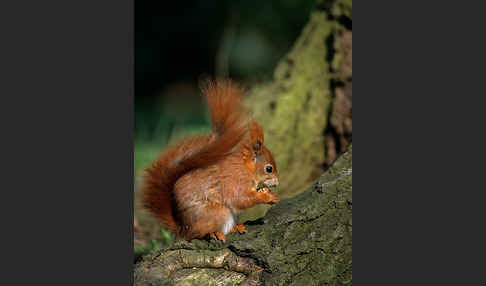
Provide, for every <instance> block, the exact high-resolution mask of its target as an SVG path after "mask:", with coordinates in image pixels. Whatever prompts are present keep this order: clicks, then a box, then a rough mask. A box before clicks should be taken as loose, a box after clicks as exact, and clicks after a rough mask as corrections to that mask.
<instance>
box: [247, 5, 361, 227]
mask: <svg viewBox="0 0 486 286" xmlns="http://www.w3.org/2000/svg"><path fill="white" fill-rule="evenodd" d="M351 103H352V1H351V0H338V1H318V5H317V8H316V10H315V11H314V12H313V13H312V14H311V17H310V20H309V23H308V24H307V26H306V27H305V28H304V29H303V31H302V34H301V35H300V36H299V38H298V39H297V41H296V43H295V45H294V47H293V48H292V50H291V51H290V52H289V53H288V54H287V55H286V56H285V57H284V58H283V59H282V60H281V61H280V63H279V65H278V66H277V68H276V70H275V73H274V79H273V81H272V82H270V83H266V84H264V85H261V86H256V87H254V88H253V89H251V90H250V95H249V98H248V104H249V105H250V106H251V109H252V110H253V111H254V115H255V117H256V118H257V119H258V121H259V122H261V123H262V125H263V126H264V131H265V145H267V146H268V148H269V149H270V150H271V151H272V153H273V154H274V156H275V160H276V163H277V166H278V170H279V176H280V186H279V188H278V195H279V197H281V198H289V197H292V196H295V195H296V194H298V193H300V192H302V191H304V190H305V189H306V188H307V187H308V186H309V185H311V184H312V182H314V181H315V179H316V178H317V177H318V176H319V175H320V174H322V172H323V171H324V170H326V169H327V168H328V167H329V165H330V164H331V163H332V162H333V161H334V160H335V159H336V158H337V156H339V154H342V152H344V151H345V150H346V148H347V146H348V145H349V144H350V143H351V134H352V112H351V108H352V104H351ZM267 208H268V207H267V206H263V205H261V206H257V207H255V208H253V209H251V210H249V211H247V212H245V213H244V214H243V215H242V216H241V221H246V220H249V219H250V220H252V219H256V218H258V217H261V216H263V214H264V212H265V210H266V209H267Z"/></svg>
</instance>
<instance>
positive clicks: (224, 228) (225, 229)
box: [221, 212, 235, 235]
mask: <svg viewBox="0 0 486 286" xmlns="http://www.w3.org/2000/svg"><path fill="white" fill-rule="evenodd" d="M234 226H235V218H234V217H233V214H232V213H231V212H230V214H229V216H228V219H226V221H225V222H224V224H223V226H222V227H221V232H222V233H223V234H224V235H227V234H228V233H229V232H230V230H231V229H232V228H233V227H234Z"/></svg>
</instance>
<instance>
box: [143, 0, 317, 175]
mask: <svg viewBox="0 0 486 286" xmlns="http://www.w3.org/2000/svg"><path fill="white" fill-rule="evenodd" d="M314 5H315V1H314V0H285V1H256V0H250V1H226V0H219V1H204V0H193V1H173V2H171V3H170V6H168V5H167V4H166V3H165V2H164V1H139V2H136V3H135V139H136V143H137V142H141V141H143V142H147V141H152V140H155V139H160V138H161V137H162V139H160V141H159V142H166V141H167V140H168V138H169V137H171V136H172V131H173V128H174V127H175V125H178V124H179V123H180V125H181V128H185V127H184V126H183V125H186V126H187V125H189V126H195V127H193V128H192V129H198V126H199V125H203V126H204V125H207V123H208V122H207V121H206V120H205V117H204V112H205V111H204V108H202V106H201V101H200V98H198V96H197V94H198V79H200V77H201V76H206V75H209V76H226V77H230V78H232V79H234V80H236V81H239V82H248V81H264V80H268V79H270V78H271V76H272V71H273V69H274V67H275V65H276V63H277V62H278V60H279V59H280V58H281V57H282V56H283V55H284V54H285V53H286V52H287V51H288V50H289V49H290V47H291V45H292V44H293V42H294V40H295V39H296V38H297V36H298V35H299V33H300V31H301V29H302V27H303V26H304V25H305V23H306V22H307V20H308V17H309V14H310V11H311V9H312V7H313V6H314ZM180 101H182V102H183V104H182V103H180ZM178 102H179V103H180V104H178ZM169 105H170V106H171V108H170V110H166V109H165V108H164V107H166V106H169ZM174 110H175V111H176V112H174ZM189 128H191V127H189ZM136 145H137V144H136ZM137 166H138V165H137Z"/></svg>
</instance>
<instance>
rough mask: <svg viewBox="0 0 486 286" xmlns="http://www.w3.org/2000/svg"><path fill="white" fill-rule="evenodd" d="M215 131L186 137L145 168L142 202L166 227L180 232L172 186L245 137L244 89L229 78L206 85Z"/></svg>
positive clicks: (221, 155) (211, 161)
mask: <svg viewBox="0 0 486 286" xmlns="http://www.w3.org/2000/svg"><path fill="white" fill-rule="evenodd" d="M203 93H204V95H205V97H206V100H207V103H208V106H209V109H210V112H211V121H212V126H213V132H212V133H211V134H207V135H201V136H194V137H191V138H186V139H183V140H182V141H180V142H178V143H177V144H175V145H174V146H172V147H171V148H169V150H168V151H166V152H165V153H163V154H161V155H160V156H159V157H158V158H157V160H156V161H155V162H154V163H153V165H152V166H151V167H150V168H147V170H146V176H145V185H144V189H143V190H142V192H143V204H144V206H145V208H147V209H148V210H149V211H150V212H151V213H152V214H153V215H154V216H155V217H156V218H157V219H158V220H159V221H160V222H161V223H162V224H163V225H164V226H165V227H166V228H168V229H169V230H170V231H171V232H173V233H174V234H180V231H181V230H180V226H179V224H178V221H177V217H176V215H175V211H174V210H175V208H176V205H175V201H174V199H173V187H174V184H175V183H176V181H177V180H178V179H179V178H180V177H182V176H183V175H184V174H186V173H188V172H190V171H191V170H194V169H196V168H201V167H204V166H208V165H211V164H213V163H215V162H217V161H218V160H220V159H222V158H223V157H225V156H227V155H228V154H229V153H230V152H231V151H232V150H233V148H234V147H235V146H236V145H238V144H239V143H240V142H241V140H242V139H243V138H244V136H245V134H246V132H247V128H246V125H245V121H246V118H247V116H246V111H245V110H243V109H242V107H241V100H242V98H243V92H242V90H241V89H240V88H239V87H238V86H236V85H235V84H234V83H231V82H230V81H227V80H220V81H216V82H214V81H208V82H207V84H206V86H205V87H204V88H203Z"/></svg>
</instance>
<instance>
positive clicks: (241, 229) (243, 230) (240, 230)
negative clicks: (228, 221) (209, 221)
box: [229, 224, 248, 234]
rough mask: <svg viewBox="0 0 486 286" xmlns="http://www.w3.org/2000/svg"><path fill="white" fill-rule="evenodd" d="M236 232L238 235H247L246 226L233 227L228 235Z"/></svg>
mask: <svg viewBox="0 0 486 286" xmlns="http://www.w3.org/2000/svg"><path fill="white" fill-rule="evenodd" d="M233 232H238V233H239V234H243V233H247V232H248V231H247V230H246V226H244V225H242V224H237V225H235V226H234V227H233V228H232V229H231V230H230V232H229V233H233Z"/></svg>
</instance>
